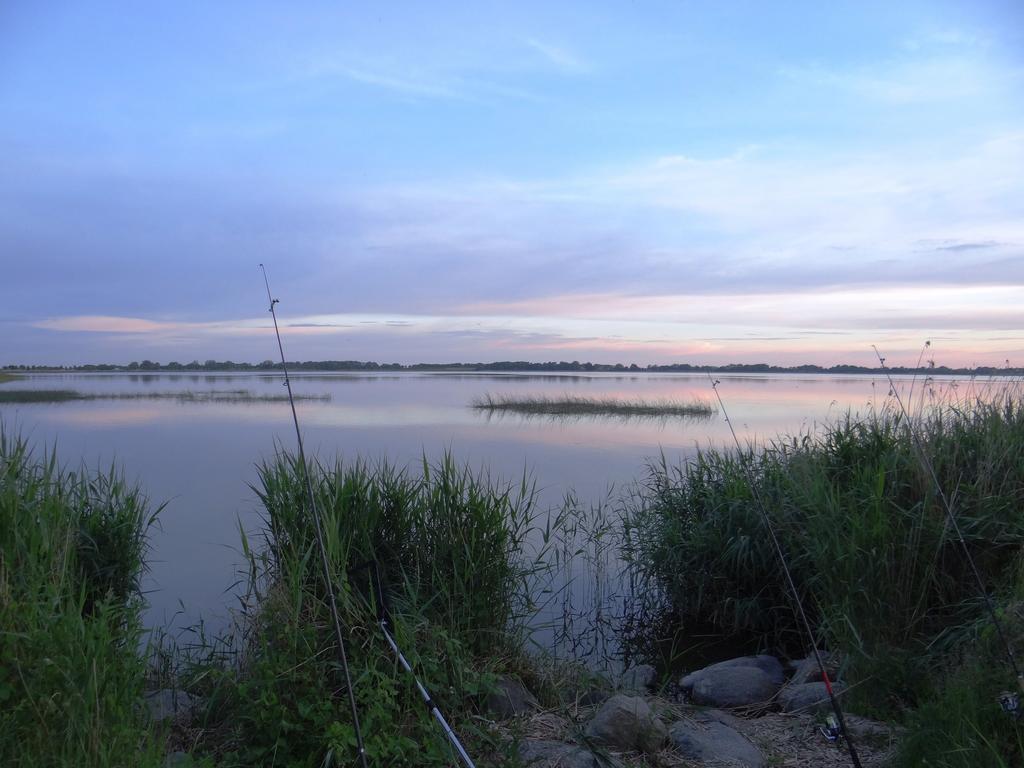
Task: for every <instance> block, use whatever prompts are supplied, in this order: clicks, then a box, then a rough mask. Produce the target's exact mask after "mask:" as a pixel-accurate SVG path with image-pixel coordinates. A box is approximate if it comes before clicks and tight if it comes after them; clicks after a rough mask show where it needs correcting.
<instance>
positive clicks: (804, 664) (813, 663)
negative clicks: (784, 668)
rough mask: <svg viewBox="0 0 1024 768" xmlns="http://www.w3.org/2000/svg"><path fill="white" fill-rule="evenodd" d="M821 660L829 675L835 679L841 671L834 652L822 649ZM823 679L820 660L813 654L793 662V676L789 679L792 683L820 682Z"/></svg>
mask: <svg viewBox="0 0 1024 768" xmlns="http://www.w3.org/2000/svg"><path fill="white" fill-rule="evenodd" d="M821 660H822V662H823V663H824V664H825V669H827V670H828V676H829V677H830V678H831V679H833V680H835V679H836V675H837V674H838V673H839V664H838V659H837V658H836V657H835V656H834V655H833V654H831V653H828V652H827V651H822V653H821ZM823 680H824V678H823V677H822V676H821V667H819V666H818V660H817V659H815V658H814V657H813V656H808V657H807V658H806V659H800V660H798V661H794V662H793V676H792V677H791V678H790V679H789V682H790V683H791V684H794V685H803V684H804V683H820V682H822V681H823Z"/></svg>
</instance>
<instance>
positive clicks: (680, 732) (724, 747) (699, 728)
mask: <svg viewBox="0 0 1024 768" xmlns="http://www.w3.org/2000/svg"><path fill="white" fill-rule="evenodd" d="M722 714H724V713H722ZM668 736H669V739H670V740H671V742H672V746H674V747H675V748H676V750H677V751H678V752H679V753H680V754H681V755H682V756H683V757H685V758H687V759H689V760H697V761H700V762H702V763H703V762H710V763H713V764H715V765H718V764H722V763H725V764H727V765H740V766H745V767H746V768H764V766H766V765H767V763H766V762H765V759H764V755H762V754H761V750H759V749H758V748H757V747H755V746H754V745H753V744H751V743H750V742H749V741H748V740H747V739H746V737H744V736H743V735H741V734H740V733H737V732H736V731H735V730H733V729H732V728H730V727H729V726H728V725H726V724H724V723H722V722H719V721H718V720H715V719H712V718H710V717H706V718H702V721H701V722H696V721H693V720H680V721H679V722H677V723H675V724H673V725H672V727H671V728H670V729H669V732H668Z"/></svg>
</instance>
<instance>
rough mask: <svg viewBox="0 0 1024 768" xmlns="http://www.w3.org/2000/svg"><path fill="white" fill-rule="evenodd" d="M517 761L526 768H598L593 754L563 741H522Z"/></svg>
mask: <svg viewBox="0 0 1024 768" xmlns="http://www.w3.org/2000/svg"><path fill="white" fill-rule="evenodd" d="M519 759H520V760H521V761H522V763H523V765H524V766H527V768H598V762H597V758H595V757H594V754H593V752H590V751H589V750H586V749H583V748H582V747H577V746H576V745H575V744H566V743H565V742H564V741H549V740H546V739H524V740H523V741H521V742H519Z"/></svg>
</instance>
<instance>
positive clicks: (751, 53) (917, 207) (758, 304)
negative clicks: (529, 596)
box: [0, 2, 1024, 365]
mask: <svg viewBox="0 0 1024 768" xmlns="http://www.w3.org/2000/svg"><path fill="white" fill-rule="evenodd" d="M555 5H556V4H549V3H544V4H540V3H537V4H534V3H524V2H520V3H514V4H506V5H498V4H486V3H474V4H451V5H445V4H441V3H430V4H426V3H409V4H388V5H387V6H386V7H385V6H382V5H381V4H365V5H363V6H361V7H357V6H356V5H355V4H340V3H290V4H280V3H274V4H260V3H252V2H249V3H195V4H190V3H181V2H178V3H166V4H160V3H149V4H146V6H145V8H144V10H143V7H142V6H136V7H132V6H129V5H125V4H105V3H95V2H94V3H59V2H58V3H53V4H45V5H44V4H39V3H30V2H12V3H7V4H4V5H2V6H0V260H2V274H3V275H4V287H5V290H4V292H3V299H4V300H3V304H2V305H0V339H2V341H0V364H3V363H13V362H22V363H76V362H89V361H111V362H127V361H129V360H132V359H141V358H144V357H146V358H150V359H156V360H160V361H164V362H166V361H169V360H181V361H187V360H191V359H193V358H198V359H205V358H209V357H215V358H227V357H230V358H233V359H236V360H253V361H255V360H260V359H263V358H267V357H271V356H272V353H273V351H274V347H273V340H272V338H268V335H267V317H266V316H265V315H266V313H265V306H264V304H265V300H264V299H263V297H262V293H261V291H262V284H261V282H260V280H261V278H260V275H259V273H258V270H257V269H256V264H257V263H259V262H261V261H262V262H265V263H266V264H267V266H268V268H269V269H270V273H271V277H272V279H273V281H274V288H275V293H276V294H277V295H278V296H279V297H280V298H281V300H282V304H281V311H282V314H283V317H284V319H285V320H286V329H285V330H286V333H287V344H288V347H289V350H290V355H291V356H292V357H296V358H303V359H311V358H312V359H322V358H331V359H351V358H356V359H377V360H388V361H391V360H395V361H401V362H411V361H417V360H427V361H456V360H459V361H470V360H491V359H529V360H551V359H569V360H571V359H579V360H595V361H615V362H627V363H628V362H637V363H640V364H646V363H650V362H666V361H690V362H734V361H749V362H754V361H768V362H774V363H781V364H788V363H796V362H805V361H806V362H819V363H824V364H831V363H836V362H857V363H868V362H870V359H871V354H872V353H871V350H870V345H871V344H878V345H879V346H880V347H882V348H883V349H885V350H887V352H888V353H889V355H890V358H891V359H902V360H908V361H909V360H916V358H917V354H918V350H919V349H920V347H921V345H922V344H923V343H924V341H925V340H926V339H931V340H932V342H933V349H934V354H935V358H936V361H937V362H939V363H949V364H974V363H978V364H1002V363H1003V362H1004V361H1005V360H1010V361H1011V363H1013V364H1015V365H1022V364H1024V39H1022V38H1024V9H1022V6H1021V5H1020V4H1019V3H1016V2H960V3H943V2H929V3H915V2H903V3H898V4H897V3H868V2H857V3H852V2H851V3H820V2H813V3H812V2H808V3H800V2H787V3H760V2H750V3H695V2H673V3H641V2H636V3H628V4H627V3H601V4H596V3H580V4H570V3H563V4H557V7H553V6H555Z"/></svg>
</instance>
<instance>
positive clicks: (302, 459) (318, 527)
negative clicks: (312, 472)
mask: <svg viewBox="0 0 1024 768" xmlns="http://www.w3.org/2000/svg"><path fill="white" fill-rule="evenodd" d="M260 269H261V270H262V271H263V282H264V284H265V285H266V286H267V300H268V301H269V302H270V314H271V316H272V317H273V318H274V333H275V334H276V335H277V348H278V351H279V352H280V353H281V370H283V371H284V385H285V387H287V388H288V402H289V403H290V404H291V406H292V421H293V422H294V423H295V439H296V441H297V442H298V444H299V465H300V466H301V467H302V476H303V478H304V479H305V481H306V493H307V495H308V496H309V510H310V516H311V517H312V518H313V528H314V530H315V531H316V545H317V549H319V550H320V563H321V565H322V566H323V571H324V584H325V585H326V586H327V603H328V605H329V606H330V609H331V621H332V623H333V624H334V636H335V638H336V639H337V641H338V659H339V661H340V662H341V668H342V670H343V671H344V673H345V688H346V689H347V690H348V703H349V707H350V708H351V710H352V726H353V730H354V731H355V735H356V750H357V754H358V755H359V763H360V765H362V767H363V768H368V766H367V764H366V746H365V745H364V744H363V732H362V729H361V728H360V727H359V709H358V707H357V706H356V695H355V690H354V689H353V688H352V675H351V674H350V673H349V669H348V655H347V654H346V653H345V635H344V633H343V632H342V630H341V618H340V617H339V616H338V605H337V601H336V599H335V594H334V582H333V580H332V578H331V566H330V562H329V560H328V557H327V545H326V544H325V543H324V530H323V522H322V521H321V519H320V512H319V511H318V510H317V506H316V496H315V494H314V493H313V481H312V480H311V479H310V477H309V468H308V467H307V466H306V452H305V450H304V448H303V446H302V431H301V430H300V429H299V416H298V413H297V412H296V410H295V398H294V397H293V396H292V381H291V378H290V377H289V376H288V364H287V363H286V362H285V359H284V346H283V345H282V343H281V330H280V329H279V328H278V325H277V312H275V311H274V305H275V304H277V303H278V300H277V299H275V298H273V297H272V296H271V295H270V281H269V280H268V279H267V268H266V267H264V266H263V264H260Z"/></svg>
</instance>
